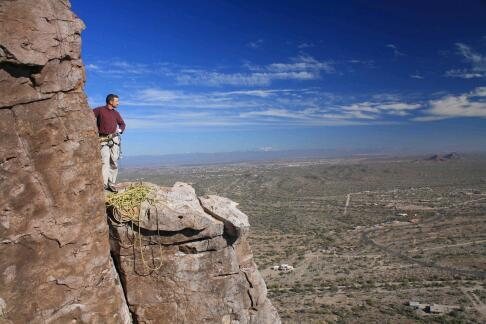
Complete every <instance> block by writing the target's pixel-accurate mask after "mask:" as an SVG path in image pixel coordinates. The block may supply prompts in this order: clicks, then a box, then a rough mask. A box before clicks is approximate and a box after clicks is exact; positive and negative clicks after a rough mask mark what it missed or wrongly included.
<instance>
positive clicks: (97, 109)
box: [93, 108, 100, 119]
mask: <svg viewBox="0 0 486 324" xmlns="http://www.w3.org/2000/svg"><path fill="white" fill-rule="evenodd" d="M93 113H94V115H95V117H96V119H98V116H99V115H100V109H99V108H95V109H93Z"/></svg>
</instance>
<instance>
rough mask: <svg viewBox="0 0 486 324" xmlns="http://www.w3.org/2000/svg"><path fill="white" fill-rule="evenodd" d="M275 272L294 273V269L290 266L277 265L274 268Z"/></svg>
mask: <svg viewBox="0 0 486 324" xmlns="http://www.w3.org/2000/svg"><path fill="white" fill-rule="evenodd" d="M272 269H273V270H275V271H281V272H291V271H294V267H293V266H291V265H288V264H281V265H276V266H273V267H272Z"/></svg>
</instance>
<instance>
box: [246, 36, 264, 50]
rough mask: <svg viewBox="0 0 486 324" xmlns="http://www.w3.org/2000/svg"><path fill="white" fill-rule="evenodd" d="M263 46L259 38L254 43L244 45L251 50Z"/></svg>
mask: <svg viewBox="0 0 486 324" xmlns="http://www.w3.org/2000/svg"><path fill="white" fill-rule="evenodd" d="M262 45H263V39H261V38H259V39H257V40H256V41H253V42H249V43H248V44H246V46H248V47H251V48H259V47H261V46H262Z"/></svg>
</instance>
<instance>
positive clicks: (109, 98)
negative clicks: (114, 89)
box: [106, 93, 118, 104]
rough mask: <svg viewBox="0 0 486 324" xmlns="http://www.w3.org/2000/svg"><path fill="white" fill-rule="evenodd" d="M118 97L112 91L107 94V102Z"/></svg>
mask: <svg viewBox="0 0 486 324" xmlns="http://www.w3.org/2000/svg"><path fill="white" fill-rule="evenodd" d="M115 98H118V96H117V95H116V94H113V93H110V94H109V95H107V96H106V104H109V103H110V101H112V100H113V99H115Z"/></svg>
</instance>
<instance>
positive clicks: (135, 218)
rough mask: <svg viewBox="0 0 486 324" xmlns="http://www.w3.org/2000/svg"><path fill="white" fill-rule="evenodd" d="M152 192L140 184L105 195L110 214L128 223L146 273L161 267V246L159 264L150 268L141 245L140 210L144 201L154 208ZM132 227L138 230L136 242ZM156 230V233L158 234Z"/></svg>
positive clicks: (120, 221)
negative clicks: (136, 242)
mask: <svg viewBox="0 0 486 324" xmlns="http://www.w3.org/2000/svg"><path fill="white" fill-rule="evenodd" d="M151 192H152V190H151V189H150V188H149V187H147V186H145V185H143V184H142V183H139V184H136V185H131V186H130V187H129V188H127V189H125V190H124V191H122V192H120V193H112V194H109V195H107V197H106V204H107V205H108V206H109V207H111V208H112V214H113V217H114V218H115V220H116V221H117V222H119V223H128V222H130V224H131V227H132V233H133V235H134V241H138V243H139V244H138V245H139V246H138V247H139V249H140V256H141V258H142V264H143V266H144V268H145V270H147V271H149V272H150V271H156V270H159V269H160V268H161V267H162V253H163V251H162V245H161V244H159V251H160V258H159V260H160V263H159V265H157V266H155V267H151V266H150V265H149V264H148V262H147V261H146V260H145V256H144V253H143V243H142V234H141V230H140V228H141V227H140V208H141V205H142V202H144V201H146V202H148V203H149V204H151V205H153V206H155V203H156V201H155V199H153V198H151V197H150V193H151ZM134 225H136V226H137V228H138V240H136V238H135V236H136V234H135V233H136V231H135V229H134ZM158 231H159V230H158V228H157V232H158Z"/></svg>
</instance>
